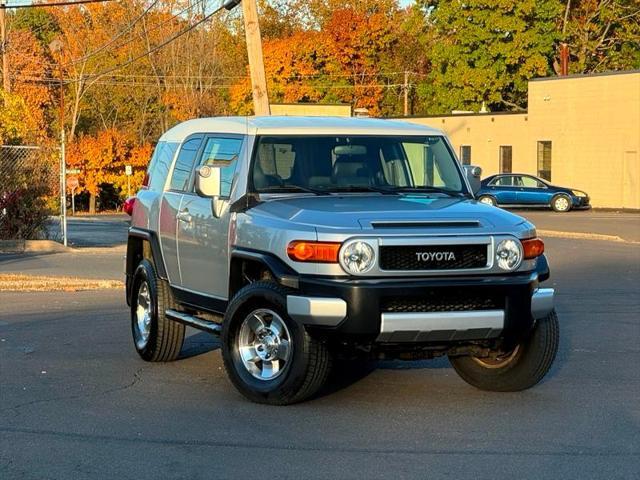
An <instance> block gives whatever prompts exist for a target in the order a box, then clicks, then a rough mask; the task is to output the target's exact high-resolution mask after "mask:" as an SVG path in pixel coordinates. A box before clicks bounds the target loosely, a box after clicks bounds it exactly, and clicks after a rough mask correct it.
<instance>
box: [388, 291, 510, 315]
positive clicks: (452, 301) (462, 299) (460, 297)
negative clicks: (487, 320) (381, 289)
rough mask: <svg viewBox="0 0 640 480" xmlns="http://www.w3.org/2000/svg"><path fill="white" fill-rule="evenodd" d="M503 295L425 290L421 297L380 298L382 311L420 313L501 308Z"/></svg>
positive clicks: (503, 303)
mask: <svg viewBox="0 0 640 480" xmlns="http://www.w3.org/2000/svg"><path fill="white" fill-rule="evenodd" d="M504 298H505V297H504V295H498V294H496V293H484V294H477V293H471V294H469V293H465V292H464V291H460V292H450V291H437V290H432V291H427V292H425V294H424V295H423V296H421V297H419V298H418V297H407V298H397V297H394V298H386V299H382V301H381V304H380V309H381V310H382V312H383V313H384V312H393V313H420V312H464V311H473V310H502V309H503V308H504V305H505V300H504Z"/></svg>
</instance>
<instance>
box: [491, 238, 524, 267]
mask: <svg viewBox="0 0 640 480" xmlns="http://www.w3.org/2000/svg"><path fill="white" fill-rule="evenodd" d="M496 261H497V262H498V266H499V267H500V268H501V269H503V270H508V271H510V272H511V271H513V270H515V269H516V268H518V267H519V266H520V262H521V261H522V247H521V246H520V242H518V241H516V240H502V241H501V242H500V243H499V244H498V247H497V248H496Z"/></svg>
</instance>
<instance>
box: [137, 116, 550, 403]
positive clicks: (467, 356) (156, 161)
mask: <svg viewBox="0 0 640 480" xmlns="http://www.w3.org/2000/svg"><path fill="white" fill-rule="evenodd" d="M478 177H479V169H477V168H462V167H461V165H460V164H459V163H458V161H457V160H456V158H455V156H454V153H453V149H452V147H451V145H450V143H449V141H448V140H447V138H446V137H445V136H444V134H443V133H442V132H440V131H438V130H434V129H431V128H427V127H423V126H419V125H414V124H411V123H404V122H399V121H389V120H374V119H355V118H320V117H314V118H305V117H255V118H244V117H229V118H212V119H198V120H192V121H188V122H185V123H182V124H180V125H178V126H176V127H174V128H172V129H171V130H169V131H167V132H166V133H165V134H164V135H163V136H162V138H161V139H160V141H159V142H158V145H157V147H156V149H155V153H154V155H153V158H152V160H151V163H150V165H149V170H148V174H147V177H146V178H145V182H144V187H143V188H142V190H141V191H140V192H138V194H137V197H136V200H135V203H134V205H133V212H132V226H131V228H130V230H129V240H128V247H127V261H126V273H127V293H126V295H127V302H128V304H129V305H130V306H131V326H132V332H133V339H134V344H135V347H136V349H137V351H138V353H139V354H140V356H141V357H142V358H143V359H145V360H147V361H154V362H157V361H160V362H164V361H170V360H175V359H177V358H178V357H179V355H180V349H181V347H182V343H183V340H184V335H185V326H191V327H195V328H197V329H201V330H204V331H207V332H211V333H213V334H217V335H220V336H221V344H222V345H221V350H222V357H223V360H224V365H225V367H226V370H227V373H228V375H229V378H230V379H231V381H232V382H233V384H234V385H235V386H236V387H237V389H238V390H239V391H240V392H241V393H242V394H244V395H245V396H246V397H247V398H249V399H250V400H253V401H255V402H261V403H269V404H290V403H294V402H299V401H302V400H304V399H306V398H308V397H310V396H312V395H314V394H315V393H316V392H318V390H319V389H320V388H321V387H322V385H323V384H324V383H325V380H326V379H327V376H328V374H329V371H330V369H331V366H332V364H335V362H337V361H349V360H353V359H358V358H360V357H365V358H369V359H377V358H399V359H418V358H433V357H437V356H441V355H447V356H449V359H450V361H451V363H452V365H453V367H454V368H455V370H456V371H457V372H458V373H459V374H460V376H461V377H462V378H463V379H464V380H465V381H467V382H468V383H470V384H471V385H474V386H476V387H479V388H482V389H486V390H493V391H515V390H523V389H526V388H529V387H531V386H533V385H535V384H536V383H537V382H538V381H540V379H541V378H542V377H543V376H544V375H545V374H546V373H547V371H548V370H549V368H550V366H551V364H552V362H553V359H554V357H555V355H556V351H557V349H558V321H557V318H556V314H555V311H554V291H553V289H549V288H540V287H539V283H540V282H542V281H544V280H546V279H547V278H549V269H548V265H547V261H546V258H545V256H544V255H543V251H544V244H543V243H542V241H541V240H539V239H537V238H536V231H535V228H534V226H533V225H532V224H531V223H529V222H527V221H526V220H524V219H522V218H520V217H518V216H516V215H513V214H511V213H508V212H505V211H503V210H500V209H498V208H495V207H492V206H489V205H484V204H481V203H479V202H477V201H476V200H475V199H474V193H473V192H474V190H475V189H477V188H479V181H478Z"/></svg>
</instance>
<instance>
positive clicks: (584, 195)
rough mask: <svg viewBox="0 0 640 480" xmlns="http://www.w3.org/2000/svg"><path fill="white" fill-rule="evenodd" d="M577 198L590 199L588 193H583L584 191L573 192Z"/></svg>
mask: <svg viewBox="0 0 640 480" xmlns="http://www.w3.org/2000/svg"><path fill="white" fill-rule="evenodd" d="M571 193H573V194H574V195H575V196H576V197H588V195H587V192H583V191H582V190H571Z"/></svg>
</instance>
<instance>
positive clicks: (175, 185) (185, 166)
mask: <svg viewBox="0 0 640 480" xmlns="http://www.w3.org/2000/svg"><path fill="white" fill-rule="evenodd" d="M200 143H202V137H194V138H190V139H189V140H187V141H186V142H184V143H183V144H182V147H181V148H180V153H178V158H177V159H176V164H175V166H174V167H173V173H172V175H171V186H170V189H171V190H180V191H185V190H186V189H187V185H189V177H190V176H191V171H192V170H193V165H194V163H195V161H196V156H197V155H198V149H199V148H200Z"/></svg>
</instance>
